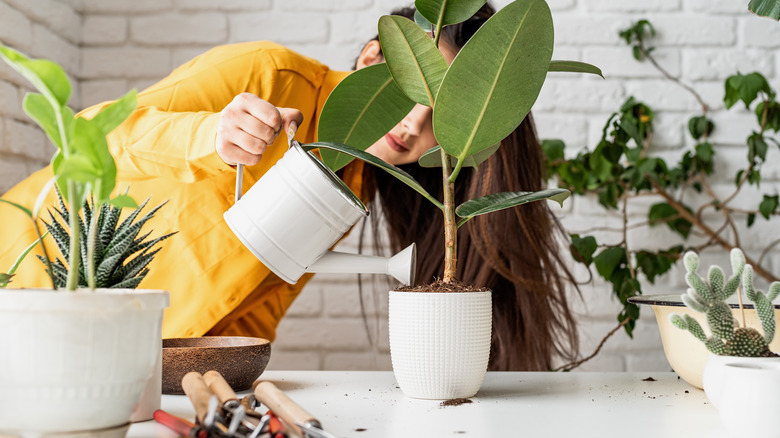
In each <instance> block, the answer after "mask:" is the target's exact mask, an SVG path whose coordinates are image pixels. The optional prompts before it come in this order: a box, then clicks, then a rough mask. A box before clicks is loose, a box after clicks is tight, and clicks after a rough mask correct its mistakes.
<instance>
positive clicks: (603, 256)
mask: <svg viewBox="0 0 780 438" xmlns="http://www.w3.org/2000/svg"><path fill="white" fill-rule="evenodd" d="M593 262H594V263H595V264H596V270H597V271H598V273H599V275H601V276H602V277H604V278H606V279H608V278H610V277H612V273H613V272H614V271H615V269H617V268H618V266H620V265H621V264H625V263H626V250H625V249H623V247H621V246H613V247H610V248H605V249H603V250H602V251H601V252H600V253H598V254H597V255H596V257H594V258H593Z"/></svg>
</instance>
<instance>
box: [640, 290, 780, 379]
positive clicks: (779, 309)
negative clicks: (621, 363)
mask: <svg viewBox="0 0 780 438" xmlns="http://www.w3.org/2000/svg"><path fill="white" fill-rule="evenodd" d="M628 301H629V302H630V303H634V304H645V305H649V306H650V308H651V309H653V312H654V313H655V319H656V321H657V322H658V330H659V331H660V333H661V343H662V344H663V347H664V354H666V360H667V361H669V365H671V367H672V369H673V370H674V371H675V372H676V373H677V374H678V375H679V376H680V377H681V378H682V379H683V380H685V381H686V382H688V383H690V384H691V385H693V386H695V387H697V388H701V387H702V382H701V376H702V373H703V371H704V364H705V363H706V362H707V358H708V357H709V356H710V354H711V353H710V352H709V350H707V347H705V346H704V343H702V342H701V341H699V340H698V339H696V338H695V337H694V336H693V335H692V334H690V333H689V332H688V331H687V330H681V329H679V328H677V327H675V326H674V325H673V324H672V323H671V321H669V315H671V314H672V313H676V314H678V315H681V316H682V315H691V316H692V317H693V319H695V320H696V321H698V322H699V324H701V326H702V328H703V329H704V332H705V333H706V334H707V336H710V331H709V328H708V327H707V323H706V317H705V315H704V314H703V313H699V312H695V311H692V310H691V309H689V308H688V307H686V306H685V304H684V303H683V302H682V299H681V298H680V295H643V296H638V297H632V298H629V299H628ZM742 302H743V303H744V305H745V306H744V307H745V309H744V310H745V312H744V314H745V323H746V324H747V326H748V327H753V328H755V329H757V330H758V331H759V332H762V333H763V331H762V330H761V321H759V319H758V316H757V315H756V312H755V311H754V310H753V303H751V302H750V301H748V300H747V299H745V298H744V297H743V300H742ZM728 303H729V306H731V312H732V313H733V315H734V318H736V319H737V321H739V322H741V321H742V312H740V310H739V304H737V297H736V296H734V297H732V299H729V300H728ZM775 321H778V322H780V304H775ZM769 349H770V350H772V351H775V352H778V351H780V336H775V338H774V340H772V343H771V344H769Z"/></svg>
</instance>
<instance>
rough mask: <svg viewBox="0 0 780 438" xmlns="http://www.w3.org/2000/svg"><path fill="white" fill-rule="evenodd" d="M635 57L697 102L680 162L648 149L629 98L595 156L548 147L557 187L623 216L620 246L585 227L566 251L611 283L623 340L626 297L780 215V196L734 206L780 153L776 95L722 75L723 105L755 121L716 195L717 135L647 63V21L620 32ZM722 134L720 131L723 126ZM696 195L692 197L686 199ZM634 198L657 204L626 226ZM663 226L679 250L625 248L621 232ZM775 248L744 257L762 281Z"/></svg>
mask: <svg viewBox="0 0 780 438" xmlns="http://www.w3.org/2000/svg"><path fill="white" fill-rule="evenodd" d="M620 37H621V38H622V39H623V41H625V42H626V44H628V45H629V46H630V47H631V49H632V53H633V56H634V57H635V58H636V59H637V60H640V61H647V62H650V63H651V64H652V65H653V66H654V67H655V68H657V69H658V70H659V71H660V72H661V74H662V75H663V76H664V77H665V78H667V79H668V80H670V81H672V82H674V83H676V84H678V85H679V86H680V87H681V88H682V89H684V90H686V92H688V93H691V95H692V96H693V97H694V98H695V99H696V100H697V102H698V103H699V105H700V107H701V110H700V111H699V113H698V114H696V115H694V116H693V117H691V118H690V119H689V120H688V125H687V126H688V133H689V135H690V136H691V138H692V139H693V140H694V141H693V143H694V144H693V146H692V147H691V148H690V149H688V150H686V151H685V153H684V154H683V155H682V157H681V158H680V159H679V160H678V161H677V162H672V161H671V160H667V159H664V158H662V157H660V156H656V155H654V154H653V151H652V150H651V149H650V144H651V140H652V136H653V122H654V120H655V113H654V111H653V109H652V108H650V107H649V106H648V105H646V104H644V103H642V102H641V101H639V100H637V99H636V98H634V97H633V96H632V97H629V98H628V99H626V101H625V102H624V103H623V105H622V106H621V107H620V108H619V109H618V110H617V111H616V112H614V113H613V114H612V115H611V116H610V117H609V118H608V119H607V121H606V123H605V124H604V129H603V132H602V136H601V139H600V141H599V143H598V144H597V145H596V147H595V148H593V149H589V150H583V151H581V152H579V153H578V154H577V155H576V156H574V157H572V158H566V154H565V144H564V143H563V142H562V141H560V140H545V141H544V142H543V148H544V151H545V154H546V157H547V164H548V172H549V175H550V176H551V177H554V178H555V179H557V181H558V185H559V186H560V187H562V188H566V189H568V190H570V191H571V192H572V194H573V196H577V195H579V196H595V197H596V199H597V200H598V203H599V204H600V205H601V206H602V207H603V208H604V209H606V210H608V211H615V212H617V213H618V214H619V215H620V216H621V217H622V226H620V227H618V228H611V229H609V230H608V231H613V232H616V233H617V234H619V235H620V236H621V237H622V238H621V239H620V241H619V242H617V243H609V244H607V243H604V242H603V241H599V240H598V239H597V238H596V236H595V235H594V232H596V231H603V229H591V230H588V231H587V232H580V233H577V234H572V235H571V246H570V250H571V253H572V256H573V257H574V258H575V260H577V261H578V262H580V263H582V264H584V265H585V266H587V267H588V268H589V269H591V268H593V269H595V272H596V273H597V275H598V276H599V277H601V278H603V279H604V280H605V281H606V282H607V283H608V284H610V285H611V288H612V294H613V296H615V297H616V298H617V299H618V300H619V301H620V303H621V305H622V309H621V310H620V312H619V314H618V316H617V319H618V324H619V325H620V326H623V327H624V329H625V332H626V333H627V334H628V335H629V336H632V333H633V329H634V327H635V324H636V321H637V319H638V318H639V307H638V306H637V305H636V304H633V303H630V302H628V299H629V298H631V297H633V296H637V295H641V294H642V286H643V283H644V282H645V281H647V282H649V283H650V284H653V283H654V282H655V281H656V279H658V278H659V277H660V276H662V275H664V274H666V273H667V272H668V271H669V269H671V267H672V266H674V265H675V263H676V262H677V260H678V259H679V258H681V256H682V255H683V254H684V253H685V251H687V250H693V251H696V252H700V251H701V250H703V249H705V248H708V247H720V248H723V249H726V250H731V249H733V248H738V247H740V246H741V245H740V243H741V242H740V238H739V232H738V231H739V230H738V228H737V225H738V224H739V223H743V224H745V226H747V227H751V226H753V225H754V224H755V223H756V221H757V220H773V219H774V218H775V216H777V215H778V195H777V194H771V193H762V195H761V198H760V199H759V200H757V202H756V203H755V205H754V206H753V208H749V209H745V208H740V207H736V206H734V205H733V201H734V200H735V199H736V198H737V197H738V196H739V195H740V193H741V192H742V191H743V189H744V188H745V187H746V186H754V187H755V188H756V189H759V188H760V183H761V169H762V166H763V164H764V163H765V161H766V159H767V152H768V150H769V148H770V147H771V146H773V145H777V146H780V143H778V141H777V139H776V138H774V137H773V134H774V133H777V132H778V131H780V104H778V102H777V100H776V97H777V95H776V92H775V90H774V89H772V87H771V86H770V85H769V83H768V82H767V80H766V78H765V77H764V76H763V75H762V74H761V73H758V72H753V73H748V74H740V73H736V74H734V75H732V76H730V77H728V78H727V79H726V81H725V84H724V104H725V107H726V108H727V109H731V108H733V107H735V106H741V105H739V103H740V102H741V103H742V104H744V106H745V108H747V109H749V110H751V111H752V112H753V114H754V115H755V122H756V123H755V127H754V129H753V130H752V131H751V132H749V133H747V134H746V140H745V162H744V165H743V166H742V167H741V168H740V169H739V170H738V171H737V172H736V174H735V175H734V176H733V189H732V190H731V192H730V193H729V194H727V195H726V196H719V195H718V194H716V193H715V191H714V190H713V189H712V187H711V185H710V177H711V176H712V174H713V172H714V169H715V163H716V160H717V159H718V156H717V148H715V147H714V146H713V145H712V143H710V141H709V137H710V134H711V133H712V132H713V131H714V130H716V129H718V126H716V124H715V122H714V121H713V120H712V119H711V118H710V117H709V107H708V105H707V104H706V103H705V102H704V101H703V99H702V98H701V97H700V96H699V94H698V93H697V92H696V91H695V90H694V89H693V88H692V87H691V86H689V85H687V84H685V83H683V82H681V81H680V80H679V79H678V78H675V77H673V76H672V75H670V74H669V73H668V72H667V71H666V70H664V69H663V67H662V66H661V65H660V64H659V63H658V62H657V61H656V59H655V58H654V57H653V50H654V47H652V46H650V45H649V43H650V42H651V41H652V38H653V37H655V29H654V28H653V26H652V24H651V23H650V22H649V21H647V20H640V21H637V22H636V23H635V24H633V25H632V26H631V27H629V28H628V29H625V30H623V31H621V32H620ZM723 129H725V126H724V128H723ZM694 193H695V194H696V196H691V195H692V194H694ZM640 196H655V197H656V198H659V199H660V201H659V202H657V203H655V204H653V205H652V206H651V207H650V208H649V209H648V210H647V213H646V218H645V219H644V220H643V221H642V222H636V221H629V218H628V213H627V206H628V205H629V202H630V201H631V200H632V199H635V198H637V197H640ZM711 212H715V213H716V214H715V216H716V217H717V221H713V220H711V219H708V220H707V221H705V220H704V215H705V214H708V213H711ZM646 226H649V227H666V228H668V229H670V230H672V231H673V232H674V233H675V234H676V235H678V236H679V243H678V244H675V245H672V246H670V247H668V248H663V249H660V250H652V251H651V250H647V249H644V248H640V247H632V246H629V242H628V238H627V236H628V232H629V231H630V230H632V229H634V228H638V227H646ZM694 235H695V236H698V237H702V236H703V237H704V238H705V239H704V242H703V243H702V244H699V245H696V246H693V245H692V244H691V243H689V238H690V237H692V236H694ZM777 243H778V241H773V242H768V243H767V245H766V247H765V248H764V250H763V252H762V253H761V254H758V255H757V256H753V257H746V262H747V263H748V264H750V265H751V266H752V270H753V271H754V272H755V274H756V275H758V276H760V277H762V278H764V279H765V280H767V281H768V282H771V281H776V280H777V278H776V277H775V276H774V275H773V274H772V273H771V272H769V270H767V269H765V268H763V267H762V262H763V258H764V256H765V255H766V253H767V252H768V251H769V250H771V248H773V247H774V246H775V245H776V244H777Z"/></svg>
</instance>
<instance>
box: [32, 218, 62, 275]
mask: <svg viewBox="0 0 780 438" xmlns="http://www.w3.org/2000/svg"><path fill="white" fill-rule="evenodd" d="M32 222H33V228H34V229H35V234H37V235H38V240H40V242H41V249H42V250H43V259H44V261H45V263H46V269H48V272H47V273H48V274H49V280H51V288H52V290H57V283H56V282H55V281H54V269H53V268H52V267H51V258H49V251H48V250H47V249H46V245H44V244H43V235H42V234H41V229H40V228H38V218H37V216H36V217H35V218H33V220H32ZM47 233H48V231H47Z"/></svg>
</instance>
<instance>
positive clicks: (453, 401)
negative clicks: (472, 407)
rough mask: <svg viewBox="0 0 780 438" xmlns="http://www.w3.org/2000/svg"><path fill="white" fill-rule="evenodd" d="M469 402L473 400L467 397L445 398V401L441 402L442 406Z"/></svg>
mask: <svg viewBox="0 0 780 438" xmlns="http://www.w3.org/2000/svg"><path fill="white" fill-rule="evenodd" d="M467 403H473V402H472V401H471V400H469V399H467V398H451V399H449V400H444V401H443V402H441V406H460V405H464V404H467Z"/></svg>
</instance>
